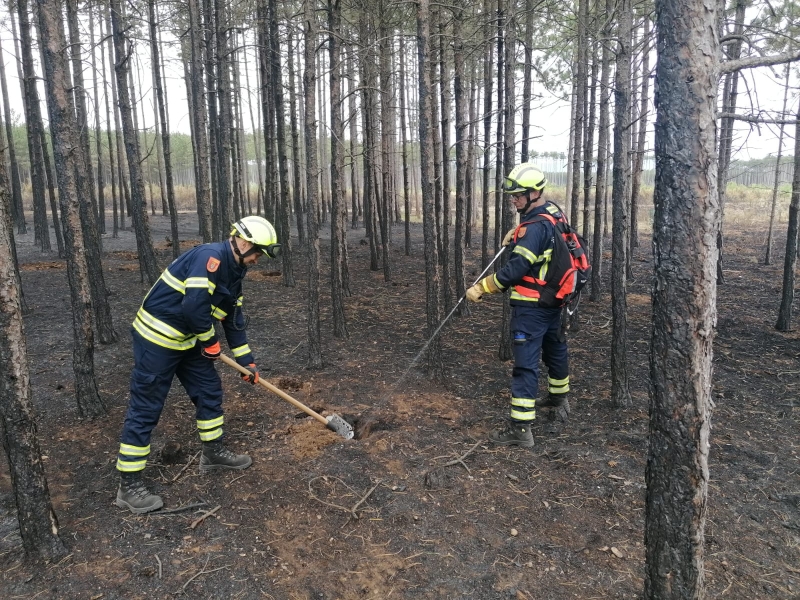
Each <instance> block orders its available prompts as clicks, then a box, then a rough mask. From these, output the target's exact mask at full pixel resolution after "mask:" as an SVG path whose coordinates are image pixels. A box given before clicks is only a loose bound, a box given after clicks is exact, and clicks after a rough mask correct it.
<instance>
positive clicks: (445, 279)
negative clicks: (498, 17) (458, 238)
mask: <svg viewBox="0 0 800 600" xmlns="http://www.w3.org/2000/svg"><path fill="white" fill-rule="evenodd" d="M448 21H449V19H448V20H446V19H445V16H444V8H441V9H440V12H439V23H438V26H439V98H440V100H441V106H442V110H441V136H442V171H441V172H442V223H441V230H440V232H439V235H440V236H441V238H442V256H441V257H440V258H441V263H442V291H443V292H444V294H443V296H444V298H443V302H444V303H443V310H442V312H443V313H444V314H449V313H450V311H451V310H452V309H453V304H454V300H453V291H452V290H453V281H452V279H453V277H452V273H451V272H450V221H451V220H452V217H451V216H450V215H451V213H452V211H451V209H450V121H451V119H450V113H451V110H450V104H451V103H452V99H451V93H450V65H449V61H448V60H447V54H448V49H449V47H450V44H449V43H445V39H446V38H447V22H448Z"/></svg>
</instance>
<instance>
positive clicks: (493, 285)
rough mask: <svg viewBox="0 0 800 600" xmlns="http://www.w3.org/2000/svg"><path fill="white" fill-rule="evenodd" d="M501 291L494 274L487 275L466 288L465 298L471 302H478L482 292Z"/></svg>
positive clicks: (496, 292)
mask: <svg viewBox="0 0 800 600" xmlns="http://www.w3.org/2000/svg"><path fill="white" fill-rule="evenodd" d="M502 291H503V288H502V287H500V284H499V283H497V280H496V279H495V278H494V275H487V276H486V277H484V278H483V279H481V280H480V281H479V282H478V283H476V284H475V285H473V286H472V287H471V288H469V289H468V290H467V299H468V300H471V301H472V302H480V301H481V296H483V295H484V294H498V293H500V292H502Z"/></svg>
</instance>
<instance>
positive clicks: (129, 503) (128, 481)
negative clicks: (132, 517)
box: [115, 471, 164, 515]
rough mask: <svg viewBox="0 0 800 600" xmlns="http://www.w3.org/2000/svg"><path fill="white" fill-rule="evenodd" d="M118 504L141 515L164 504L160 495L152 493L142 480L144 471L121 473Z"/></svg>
mask: <svg viewBox="0 0 800 600" xmlns="http://www.w3.org/2000/svg"><path fill="white" fill-rule="evenodd" d="M115 503H116V505H117V506H119V507H120V508H127V509H128V510H130V511H131V512H132V513H134V514H137V515H140V514H142V513H147V512H150V511H153V510H158V509H159V508H161V507H162V506H164V502H163V501H162V500H161V497H160V496H156V495H155V494H152V493H150V490H148V489H147V488H146V487H145V485H144V483H143V482H142V472H141V471H135V472H133V473H122V472H120V474H119V489H118V490H117V500H116V502H115Z"/></svg>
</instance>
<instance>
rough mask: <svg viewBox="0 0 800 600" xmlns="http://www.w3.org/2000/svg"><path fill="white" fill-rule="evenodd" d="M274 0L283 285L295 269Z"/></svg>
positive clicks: (272, 29) (271, 30)
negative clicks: (293, 267)
mask: <svg viewBox="0 0 800 600" xmlns="http://www.w3.org/2000/svg"><path fill="white" fill-rule="evenodd" d="M277 10H278V8H277V3H276V0H269V33H270V35H269V40H270V65H271V66H272V84H273V85H272V94H273V102H274V103H275V122H276V125H277V127H276V128H275V134H276V138H277V142H278V179H279V184H280V195H279V198H280V200H279V208H280V210H279V211H278V214H279V215H280V230H281V231H282V232H283V238H282V239H281V243H282V244H284V246H283V252H282V254H281V257H282V259H283V285H285V286H289V287H294V285H295V279H294V270H293V269H292V245H291V237H290V235H289V233H290V231H291V229H290V226H289V216H290V214H291V212H292V199H291V197H290V190H289V166H288V159H287V157H286V114H285V109H284V102H283V76H282V69H281V52H280V42H279V40H278V15H277Z"/></svg>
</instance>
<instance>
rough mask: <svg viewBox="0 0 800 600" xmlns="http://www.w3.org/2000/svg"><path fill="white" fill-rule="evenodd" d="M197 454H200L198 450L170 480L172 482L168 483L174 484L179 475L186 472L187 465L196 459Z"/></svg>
mask: <svg viewBox="0 0 800 600" xmlns="http://www.w3.org/2000/svg"><path fill="white" fill-rule="evenodd" d="M198 454H200V450H198V451H197V452H195V453H194V456H192V458H190V459H189V462H187V463H186V464H185V465H184V466H183V468H182V469H181V470H180V472H179V473H178V474H177V475H175V477H173V478H172V481H170V483H175V482H176V481H178V478H179V477H180V476H181V475H183V473H184V471H186V469H188V468H189V465H190V464H192V463H193V462H194V459H195V458H197V455H198Z"/></svg>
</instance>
